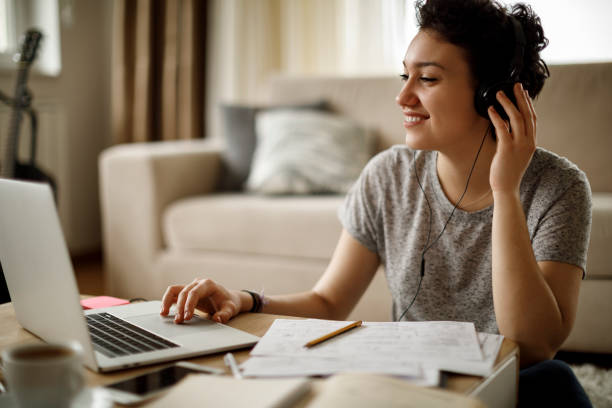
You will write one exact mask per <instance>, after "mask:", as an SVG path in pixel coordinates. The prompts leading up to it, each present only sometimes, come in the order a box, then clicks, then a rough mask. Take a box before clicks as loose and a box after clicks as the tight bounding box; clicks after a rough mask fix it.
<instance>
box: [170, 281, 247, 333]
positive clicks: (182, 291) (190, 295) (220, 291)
mask: <svg viewBox="0 0 612 408" xmlns="http://www.w3.org/2000/svg"><path fill="white" fill-rule="evenodd" d="M173 304H176V314H175V316H174V322H175V323H182V322H183V321H185V320H189V319H191V318H192V317H193V312H194V310H195V309H196V308H197V309H198V310H201V311H203V312H206V313H208V315H209V316H210V318H211V319H212V320H214V321H217V322H219V323H226V322H227V321H229V320H230V319H231V318H232V317H234V316H236V315H237V314H238V313H240V310H241V307H242V303H241V300H240V292H237V291H229V290H227V289H225V288H224V287H223V286H221V285H219V284H217V283H215V282H213V281H212V280H210V279H195V280H194V281H193V282H191V283H190V284H188V285H172V286H168V289H166V292H165V293H164V297H163V298H162V308H161V311H160V314H161V315H162V316H168V313H170V307H171V306H172V305H173Z"/></svg>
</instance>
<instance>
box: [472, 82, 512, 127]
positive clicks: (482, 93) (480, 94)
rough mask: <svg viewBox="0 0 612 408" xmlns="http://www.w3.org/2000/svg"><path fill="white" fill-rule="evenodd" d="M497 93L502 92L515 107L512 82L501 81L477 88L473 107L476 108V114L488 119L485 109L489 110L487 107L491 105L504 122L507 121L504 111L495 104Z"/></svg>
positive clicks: (499, 105) (497, 103)
mask: <svg viewBox="0 0 612 408" xmlns="http://www.w3.org/2000/svg"><path fill="white" fill-rule="evenodd" d="M498 91H504V93H505V94H506V96H507V97H508V98H509V99H510V100H511V101H512V103H513V104H514V106H516V98H515V97H514V82H510V81H503V82H497V83H494V84H492V85H490V86H483V87H479V88H478V90H477V91H476V94H475V96H474V105H475V107H476V112H478V114H479V115H480V116H482V117H484V118H486V119H489V114H488V113H487V109H489V106H491V105H493V107H494V108H495V110H496V111H497V113H499V116H501V117H502V119H504V120H508V115H507V114H506V111H505V109H504V108H503V107H502V106H501V104H500V103H499V102H497V98H496V94H497V92H498Z"/></svg>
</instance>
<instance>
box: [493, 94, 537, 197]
mask: <svg viewBox="0 0 612 408" xmlns="http://www.w3.org/2000/svg"><path fill="white" fill-rule="evenodd" d="M514 96H515V97H516V102H517V104H516V105H514V104H513V103H512V102H511V101H510V99H509V98H508V97H507V96H506V95H505V94H504V93H503V92H502V91H499V92H498V94H497V100H498V102H499V103H500V104H501V105H502V107H503V108H504V110H505V111H506V114H508V117H509V121H508V122H506V121H504V120H503V119H502V118H501V117H500V116H499V114H498V113H497V112H496V111H495V109H494V108H493V107H490V108H489V118H490V119H491V122H492V123H493V126H495V133H496V135H497V152H496V154H495V156H494V157H493V162H492V163H491V173H490V175H489V181H490V183H491V189H492V190H493V192H494V193H496V192H510V193H513V194H516V195H518V192H519V187H520V184H521V180H522V178H523V174H524V173H525V170H526V169H527V166H529V162H530V161H531V157H532V156H533V153H534V152H535V149H536V113H535V109H534V108H533V104H532V102H531V98H530V97H529V95H528V93H527V91H525V90H524V89H523V86H522V85H521V84H520V83H517V84H515V86H514Z"/></svg>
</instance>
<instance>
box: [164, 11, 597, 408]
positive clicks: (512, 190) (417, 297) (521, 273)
mask: <svg viewBox="0 0 612 408" xmlns="http://www.w3.org/2000/svg"><path fill="white" fill-rule="evenodd" d="M417 16H418V21H419V28H420V30H419V32H418V34H417V35H416V36H415V38H414V39H413V41H412V42H411V44H410V46H409V47H408V50H407V52H406V56H405V59H404V61H403V64H404V73H403V74H402V75H401V77H402V79H403V80H404V85H403V87H402V89H401V91H400V93H399V95H398V96H397V98H396V101H397V104H398V106H399V108H400V109H401V110H402V112H403V115H404V118H405V120H404V127H405V129H406V146H394V147H392V148H390V149H388V150H386V151H384V152H382V153H380V154H378V155H377V156H376V157H374V158H373V159H372V160H371V161H370V163H369V164H368V165H367V166H366V168H365V169H364V171H363V173H362V175H361V176H360V178H359V180H358V181H357V183H356V184H355V186H354V187H353V189H352V190H351V191H350V192H349V194H348V195H347V198H346V201H345V204H344V207H343V210H342V212H341V216H340V218H341V221H342V224H343V227H344V229H343V232H342V234H341V237H340V240H339V242H338V245H337V247H336V250H335V252H334V255H333V257H332V260H331V262H330V265H329V266H328V268H327V270H326V271H325V273H324V274H323V275H322V277H321V278H320V280H319V281H318V282H317V284H316V285H315V287H314V288H313V289H312V290H310V291H308V292H304V293H299V294H292V295H285V296H270V297H265V298H263V299H262V298H261V297H260V296H259V295H257V294H255V293H252V292H245V291H235V290H227V289H226V288H224V287H223V286H221V285H220V284H218V283H216V282H212V281H210V280H207V279H196V280H194V281H193V282H192V283H190V284H188V285H185V286H183V285H176V286H171V287H169V288H168V289H167V291H166V293H165V294H164V298H163V306H162V311H161V314H162V315H167V314H168V312H169V308H170V306H171V305H172V304H173V303H176V304H177V314H176V317H175V321H176V322H177V323H180V322H182V321H183V320H188V319H190V318H191V317H192V316H193V311H194V308H196V307H197V308H198V309H201V310H204V311H206V312H208V313H210V314H211V316H212V318H213V319H214V320H217V321H219V322H226V321H228V320H229V319H231V318H232V317H233V316H235V315H237V314H238V313H240V312H244V311H265V312H267V313H275V314H284V315H298V316H305V317H317V318H325V319H345V318H346V316H347V315H348V314H349V313H350V311H351V310H352V308H353V307H354V306H355V304H356V303H357V302H358V300H359V298H360V297H361V296H362V294H363V293H364V291H365V290H366V288H367V286H368V284H369V283H370V281H371V280H372V277H373V276H374V274H375V272H376V270H377V268H378V267H379V265H380V264H381V263H382V264H383V265H384V266H385V273H386V275H387V280H388V282H389V287H390V289H391V292H392V296H393V318H394V320H459V321H473V322H474V323H475V324H476V327H477V329H478V330H479V331H487V332H494V333H496V332H499V333H500V334H503V335H504V336H505V337H507V338H509V339H512V340H514V341H516V342H517V343H518V344H519V346H520V356H521V366H522V367H524V368H526V369H525V370H522V371H521V379H520V385H519V389H520V395H519V399H520V401H521V404H523V405H525V404H527V403H534V404H540V403H542V402H546V403H547V404H551V403H552V404H554V402H553V401H552V400H551V398H553V397H559V398H560V401H562V402H564V403H566V404H567V403H568V402H570V400H569V399H568V398H574V401H575V402H576V404H580V403H584V404H585V405H586V406H589V405H590V404H589V401H588V398H587V397H586V395H585V394H584V391H583V390H582V389H581V387H580V385H579V384H578V383H577V381H576V379H575V377H573V375H572V374H571V371H570V370H569V368H568V367H567V366H566V365H563V364H562V363H558V362H553V363H551V362H546V361H547V360H549V359H551V358H552V357H553V356H554V354H555V352H556V351H557V350H558V348H559V347H560V346H561V344H562V343H563V341H564V340H565V339H566V338H567V336H568V334H569V332H570V330H571V328H572V325H573V322H574V318H575V313H576V305H577V298H578V291H579V287H580V282H581V279H582V278H583V276H584V270H585V264H586V250H587V246H588V237H589V231H590V220H591V202H590V188H589V184H588V181H587V179H586V177H585V175H584V173H582V172H581V171H580V170H579V169H577V168H576V166H575V165H573V164H572V163H570V162H569V161H567V160H566V159H564V158H561V157H559V156H556V155H555V154H553V153H550V152H548V151H545V150H543V149H540V148H537V147H536V114H535V111H534V108H533V104H532V101H531V99H532V98H534V97H536V96H537V94H538V93H539V92H540V90H541V89H542V86H543V85H544V81H545V79H546V77H547V76H548V69H547V67H546V64H545V63H544V62H543V61H542V60H541V59H540V56H539V52H540V51H541V50H542V49H543V48H544V47H545V46H546V44H547V40H546V38H545V37H544V35H543V31H542V27H541V25H540V21H539V18H537V16H535V15H534V13H533V12H532V11H531V9H530V8H528V7H526V6H524V5H516V6H514V7H513V8H512V11H511V12H509V11H506V10H505V9H504V8H503V7H502V6H500V5H498V4H497V3H495V2H493V1H490V0H469V1H467V0H428V1H426V2H425V1H423V0H422V1H420V2H418V4H417ZM505 82H511V85H510V86H506V85H504V83H505ZM499 88H501V89H502V90H501V91H499V92H497V90H498V89H499ZM503 89H505V90H506V92H504V91H503ZM494 102H497V103H498V104H499V105H496V106H497V108H494V107H493V106H490V105H493V103H494ZM479 111H480V112H479ZM543 361H544V362H545V363H541V362H543ZM527 367H529V368H527ZM543 379H544V380H547V381H553V382H556V381H561V380H563V381H566V384H567V385H565V386H564V387H563V389H564V391H566V394H567V395H566V394H563V393H562V392H559V389H555V391H554V392H553V391H551V392H550V393H547V392H546V390H545V384H544V383H543ZM535 386H537V389H536V388H534V387H535ZM557 386H558V385H557ZM538 398H544V399H541V400H538Z"/></svg>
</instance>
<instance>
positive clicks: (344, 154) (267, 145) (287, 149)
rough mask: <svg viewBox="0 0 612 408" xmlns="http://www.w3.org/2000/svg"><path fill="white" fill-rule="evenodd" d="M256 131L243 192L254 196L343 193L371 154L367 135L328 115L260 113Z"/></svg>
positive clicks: (372, 145) (372, 140) (370, 137)
mask: <svg viewBox="0 0 612 408" xmlns="http://www.w3.org/2000/svg"><path fill="white" fill-rule="evenodd" d="M255 129H256V133H257V146H256V148H255V153H254V156H253V163H252V166H251V172H250V175H249V178H248V179H247V183H246V186H247V190H249V191H251V192H256V193H262V194H315V193H346V192H347V191H348V190H349V188H350V187H351V185H352V184H353V183H354V182H355V180H357V178H358V177H359V174H360V173H361V170H362V169H363V167H364V166H365V165H366V163H367V162H368V160H369V159H370V157H372V154H373V153H374V149H375V138H374V136H373V135H372V134H371V133H370V132H368V131H366V130H365V129H363V128H361V127H360V126H359V125H357V124H356V123H355V122H353V121H352V120H350V119H348V118H345V117H342V116H340V115H336V114H332V113H327V112H317V111H312V110H310V111H309V110H301V111H298V110H282V111H267V112H261V113H258V114H257V115H256V118H255Z"/></svg>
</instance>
